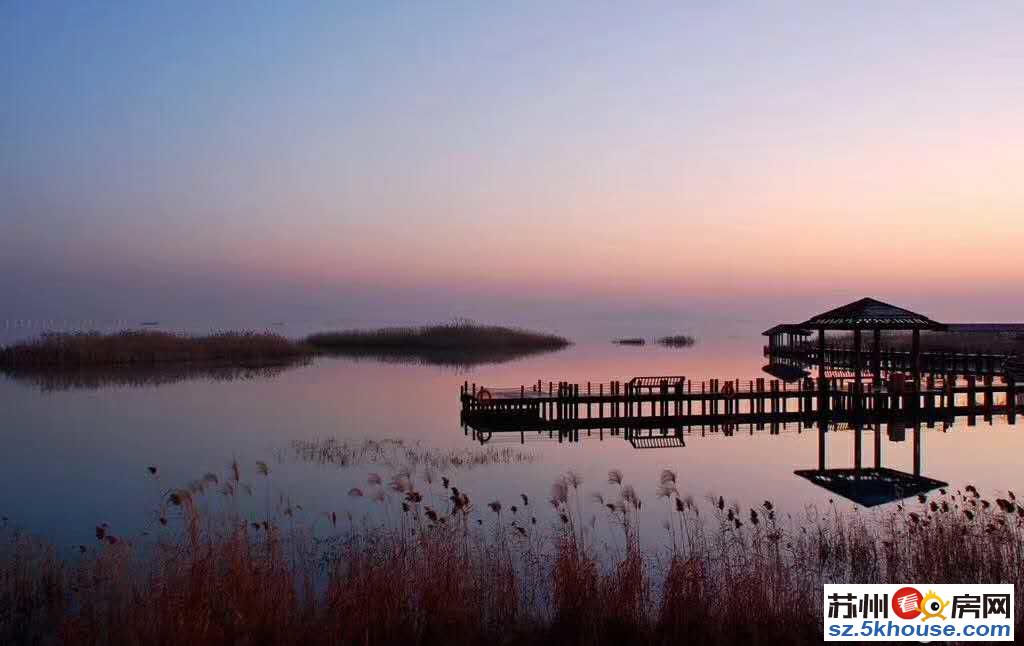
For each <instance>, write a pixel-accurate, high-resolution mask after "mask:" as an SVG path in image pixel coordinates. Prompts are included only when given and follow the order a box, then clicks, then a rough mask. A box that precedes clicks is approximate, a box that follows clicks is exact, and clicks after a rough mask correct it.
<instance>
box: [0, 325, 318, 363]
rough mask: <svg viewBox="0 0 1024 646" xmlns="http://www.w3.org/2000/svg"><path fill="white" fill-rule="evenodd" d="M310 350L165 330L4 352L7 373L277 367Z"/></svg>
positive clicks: (261, 338)
mask: <svg viewBox="0 0 1024 646" xmlns="http://www.w3.org/2000/svg"><path fill="white" fill-rule="evenodd" d="M312 352H313V350H312V348H310V347H309V346H307V345H305V344H303V343H298V342H295V341H292V340H290V339H288V338H287V337H284V336H282V335H280V334H275V333H272V332H252V331H243V332H217V333H214V334H208V335H203V336H195V335H187V334H175V333H173V332H164V331H160V330H124V331H122V332H117V333H114V334H104V333H101V332H46V333H43V334H42V335H41V336H40V337H39V338H37V339H34V340H30V341H25V342H21V343H16V344H14V345H10V346H6V347H3V348H2V349H0V366H2V367H3V368H5V369H31V368H79V367H83V366H147V365H160V364H168V363H202V364H207V365H217V364H235V365H238V364H242V365H256V366H259V365H273V364H281V363H287V362H290V361H294V360H295V359H296V358H301V357H308V356H309V355H311V354H312Z"/></svg>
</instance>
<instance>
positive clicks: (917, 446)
mask: <svg viewBox="0 0 1024 646" xmlns="http://www.w3.org/2000/svg"><path fill="white" fill-rule="evenodd" d="M913 442H914V475H915V476H920V475H921V422H918V421H915V422H914V437H913Z"/></svg>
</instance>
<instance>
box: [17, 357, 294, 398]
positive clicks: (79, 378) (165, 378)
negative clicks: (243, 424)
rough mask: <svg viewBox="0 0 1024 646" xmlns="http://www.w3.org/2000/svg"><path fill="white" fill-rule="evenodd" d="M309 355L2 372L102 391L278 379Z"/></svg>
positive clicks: (47, 386) (50, 386) (51, 385)
mask: <svg viewBox="0 0 1024 646" xmlns="http://www.w3.org/2000/svg"><path fill="white" fill-rule="evenodd" d="M310 363H312V360H311V359H310V358H308V357H302V358H296V359H295V360H294V361H290V362H288V363H282V364H273V365H250V366H246V365H221V364H197V363H175V364H148V365H139V366H86V367H79V368H53V367H42V368H24V367H20V368H3V369H0V374H3V375H4V376H6V377H8V378H9V379H11V380H12V381H14V382H17V383H20V384H23V385H27V386H33V387H35V388H38V389H39V390H40V391H42V392H60V391H67V390H99V389H102V388H112V387H129V388H147V387H158V386H166V385H170V384H177V383H181V382H184V381H191V380H208V381H213V382H232V381H253V380H269V379H275V378H277V377H278V376H280V375H281V374H282V373H284V372H285V371H286V370H290V369H293V368H298V367H301V366H308V365H309V364H310Z"/></svg>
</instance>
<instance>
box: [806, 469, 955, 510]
mask: <svg viewBox="0 0 1024 646" xmlns="http://www.w3.org/2000/svg"><path fill="white" fill-rule="evenodd" d="M793 473H795V474H796V475H798V476H800V477H802V478H807V479H808V480H810V481H811V482H813V483H814V484H816V485H818V486H819V487H823V488H825V489H828V490H829V491H831V492H832V493H834V494H836V495H839V496H842V497H843V498H846V499H847V500H852V501H853V502H855V503H857V504H858V505H861V506H863V507H874V506H875V505H881V504H885V503H887V502H895V501H897V500H902V499H904V498H910V497H911V496H916V495H917V494H921V493H927V492H929V491H931V490H932V489H938V488H939V487H945V486H947V484H946V483H945V482H941V481H939V480H932V479H931V478H925V477H923V476H914V475H911V474H909V473H904V472H903V471H896V470H895V469H887V468H885V467H883V468H881V469H860V470H857V469H826V470H824V471H818V470H814V469H809V470H804V471H794V472H793Z"/></svg>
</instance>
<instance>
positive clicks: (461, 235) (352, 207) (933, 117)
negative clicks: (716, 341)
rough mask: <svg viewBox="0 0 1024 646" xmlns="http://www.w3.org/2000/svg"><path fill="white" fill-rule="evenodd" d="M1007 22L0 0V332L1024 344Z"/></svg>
mask: <svg viewBox="0 0 1024 646" xmlns="http://www.w3.org/2000/svg"><path fill="white" fill-rule="evenodd" d="M1022 33H1024V3H1017V2H941V1H940V2H936V1H930V2H910V1H908V2H900V3H886V2H871V1H868V2H855V3H853V2H851V3H845V2H843V3H841V2H830V3H821V2H705V1H702V0H695V1H693V2H665V3H646V2H638V3H600V2H586V3H565V2H550V1H546V2H527V1H523V2H508V3H484V2H464V3H462V2H458V3H456V2H415V3H413V2H403V3H390V2H375V3H343V2H324V3H317V2H302V3H284V2H280V3H251V2H246V3H241V2H240V3H233V2H222V3H208V2H189V1H181V2H173V3H170V2H162V3H155V2H144V1H140V2H132V3H128V2H102V3H100V2H95V3H94V2H88V1H85V0H82V1H76V2H64V3H60V2H49V1H47V0H33V1H32V2H20V1H6V2H0V75H2V83H0V142H2V146H0V293H2V294H4V298H3V299H2V302H0V319H26V318H46V317H50V318H93V317H94V318H127V319H131V320H134V319H136V318H138V319H142V320H146V319H160V318H165V319H171V318H191V319H197V318H198V319H203V318H205V319H210V320H223V319H226V318H232V319H243V320H251V321H253V322H254V323H256V322H261V321H265V320H284V319H287V318H290V317H296V316H297V317H310V318H318V317H319V318H332V317H333V318H346V317H349V318H352V317H356V318H358V317H363V318H370V319H372V318H377V319H389V320H391V319H393V320H399V319H400V320H424V321H426V320H440V319H445V318H449V317H452V316H468V317H471V318H477V319H479V320H488V321H501V320H505V319H510V320H537V321H543V320H545V319H546V318H552V319H553V318H557V317H563V318H564V317H566V316H575V317H579V318H584V319H592V318H600V317H605V318H609V317H610V318H615V317H624V318H630V317H635V318H643V317H651V316H668V317H672V316H722V317H738V318H744V317H746V318H750V319H753V320H758V321H760V320H791V319H796V318H801V317H805V316H809V315H811V314H814V313H816V312H817V311H819V310H822V309H825V308H827V307H832V306H835V305H839V304H842V303H844V302H846V301H849V300H853V299H855V298H859V297H861V296H867V295H871V296H875V297H878V298H881V299H883V300H889V301H893V302H895V303H897V304H902V305H907V306H911V307H913V308H914V309H918V310H920V311H922V312H924V313H926V314H929V315H932V316H933V317H935V318H938V319H940V320H948V321H953V322H959V321H1024V298H1022V297H1024V262H1021V257H1020V254H1019V250H1020V249H1021V243H1022V241H1024V181H1022V180H1024V178H1022V175H1021V172H1022V171H1021V169H1024V109H1022V106H1024V73H1022V70H1024V38H1021V34H1022Z"/></svg>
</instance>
